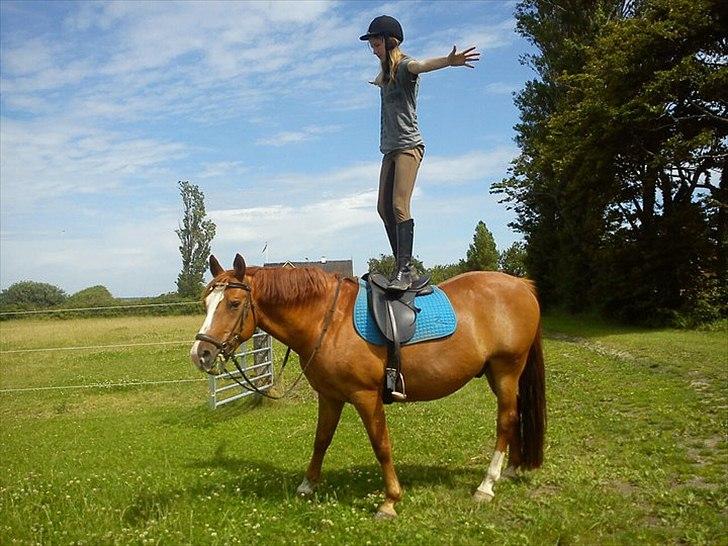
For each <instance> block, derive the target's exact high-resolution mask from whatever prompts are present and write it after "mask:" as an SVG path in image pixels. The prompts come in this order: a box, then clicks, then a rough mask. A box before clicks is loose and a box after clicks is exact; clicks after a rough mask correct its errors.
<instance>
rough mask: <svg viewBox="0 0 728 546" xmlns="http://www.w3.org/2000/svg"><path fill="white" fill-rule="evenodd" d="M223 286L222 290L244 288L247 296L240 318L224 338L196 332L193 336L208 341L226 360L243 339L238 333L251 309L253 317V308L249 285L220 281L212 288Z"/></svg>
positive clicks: (198, 339)
mask: <svg viewBox="0 0 728 546" xmlns="http://www.w3.org/2000/svg"><path fill="white" fill-rule="evenodd" d="M221 287H222V288H223V289H224V290H227V289H228V288H240V289H242V290H245V291H246V292H247V293H248V297H247V298H246V300H245V304H244V305H243V309H242V313H241V314H240V318H239V319H238V321H237V322H236V323H235V326H234V327H233V333H232V334H230V335H229V336H228V338H227V339H225V340H222V341H221V340H219V339H217V338H216V337H213V336H209V335H207V334H197V335H196V336H195V339H196V340H197V341H205V342H207V343H210V344H211V345H214V346H215V348H217V350H218V351H220V353H219V354H220V356H222V358H223V360H225V361H227V360H230V358H231V357H232V356H233V355H234V354H235V349H237V348H238V346H239V345H240V344H241V343H242V342H243V341H245V340H244V339H243V336H241V335H240V332H239V330H240V328H242V327H243V325H244V324H245V319H246V318H248V312H249V311H251V310H252V312H253V318H255V309H254V308H253V296H252V290H251V288H250V285H249V284H248V283H246V282H220V283H215V284H214V285H213V288H221Z"/></svg>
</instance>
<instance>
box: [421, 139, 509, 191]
mask: <svg viewBox="0 0 728 546" xmlns="http://www.w3.org/2000/svg"><path fill="white" fill-rule="evenodd" d="M517 153H518V152H517V149H516V148H512V147H499V148H496V149H495V150H491V151H487V152H486V151H482V150H477V151H473V152H469V153H466V154H462V155H459V156H454V157H440V156H433V157H429V158H428V157H426V158H425V160H424V161H423V162H422V167H421V168H420V175H419V177H420V179H421V180H422V185H423V186H457V185H463V184H467V183H470V182H480V181H482V182H489V181H491V180H492V178H493V177H494V176H498V175H501V174H505V171H506V169H507V168H508V165H509V163H510V161H511V160H512V159H513V158H514V157H515V156H516V155H517Z"/></svg>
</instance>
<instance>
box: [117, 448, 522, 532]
mask: <svg viewBox="0 0 728 546" xmlns="http://www.w3.org/2000/svg"><path fill="white" fill-rule="evenodd" d="M186 467H187V468H190V469H198V470H203V471H207V470H210V471H215V473H214V475H215V479H214V480H207V481H205V482H204V483H199V482H198V483H196V484H192V485H191V486H184V487H181V488H177V489H172V490H169V491H159V492H154V493H146V494H143V495H140V496H138V497H137V498H136V499H135V501H134V502H133V503H132V504H131V506H129V507H128V508H127V509H126V510H125V512H124V514H123V516H122V519H123V520H124V522H125V523H127V524H129V525H132V526H140V525H144V524H145V523H146V522H148V521H149V520H153V519H156V518H160V517H162V516H163V515H164V514H165V513H166V512H169V511H170V510H171V507H172V505H173V504H175V503H176V502H180V501H179V500H178V499H182V501H181V502H188V501H189V499H199V498H208V499H209V498H211V497H214V498H219V502H221V503H223V502H225V501H226V500H229V499H230V498H242V499H248V500H251V501H263V502H268V503H270V504H272V505H276V504H281V503H286V502H289V501H291V500H292V499H296V498H297V497H298V495H297V493H296V488H297V487H298V484H299V483H301V480H302V479H303V474H304V467H302V468H300V469H296V470H290V469H287V468H283V467H280V466H277V465H276V464H273V463H271V462H269V461H265V460H254V459H244V458H242V457H231V456H228V455H226V454H225V444H224V443H222V444H220V445H219V446H218V448H217V450H216V452H215V454H214V455H213V456H212V457H208V458H205V459H198V460H193V461H190V462H188V463H187V465H186ZM220 471H222V472H220ZM397 472H398V475H399V478H400V482H401V484H402V486H403V487H404V488H405V490H408V491H410V492H415V491H417V490H418V489H436V488H439V489H448V490H461V491H462V496H463V498H465V497H466V496H469V495H470V494H471V493H472V491H473V490H474V488H475V486H476V485H477V484H478V483H479V482H480V480H481V479H482V478H483V476H484V473H485V469H484V468H481V467H480V466H478V467H468V466H456V465H452V464H449V465H448V464H445V463H443V464H411V463H402V464H398V465H397ZM516 482H520V483H522V482H523V480H522V479H517V480H516ZM383 487H384V483H383V479H382V475H381V470H380V467H379V465H377V464H376V463H373V464H368V465H356V466H348V467H345V468H331V469H327V468H326V466H325V465H324V470H323V475H322V483H321V485H320V486H319V488H318V490H317V492H316V496H314V500H315V499H319V500H323V501H325V500H327V499H332V498H334V499H336V501H337V502H338V503H340V504H343V505H345V506H357V505H360V504H361V502H362V500H363V499H365V498H366V497H368V496H370V495H372V494H374V495H381V494H382V493H383Z"/></svg>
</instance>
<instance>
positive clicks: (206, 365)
mask: <svg viewBox="0 0 728 546" xmlns="http://www.w3.org/2000/svg"><path fill="white" fill-rule="evenodd" d="M219 354H220V349H218V348H217V347H216V346H215V345H214V344H212V343H210V342H209V341H206V340H199V339H198V340H197V341H195V342H194V343H193V344H192V349H191V350H190V359H191V360H192V363H193V364H194V365H195V366H196V367H197V368H198V369H199V370H200V371H203V372H205V373H213V372H214V371H215V368H216V367H217V356H218V355H219Z"/></svg>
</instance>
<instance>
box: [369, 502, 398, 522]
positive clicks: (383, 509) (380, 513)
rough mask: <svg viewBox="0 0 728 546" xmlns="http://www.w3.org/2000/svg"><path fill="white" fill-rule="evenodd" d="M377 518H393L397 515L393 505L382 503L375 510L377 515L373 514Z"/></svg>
mask: <svg viewBox="0 0 728 546" xmlns="http://www.w3.org/2000/svg"><path fill="white" fill-rule="evenodd" d="M374 517H376V518H377V519H382V520H384V519H394V518H396V517H397V512H395V511H394V506H390V505H389V504H386V503H385V504H382V505H381V506H380V507H379V509H378V510H377V515H376V516H374Z"/></svg>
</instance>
